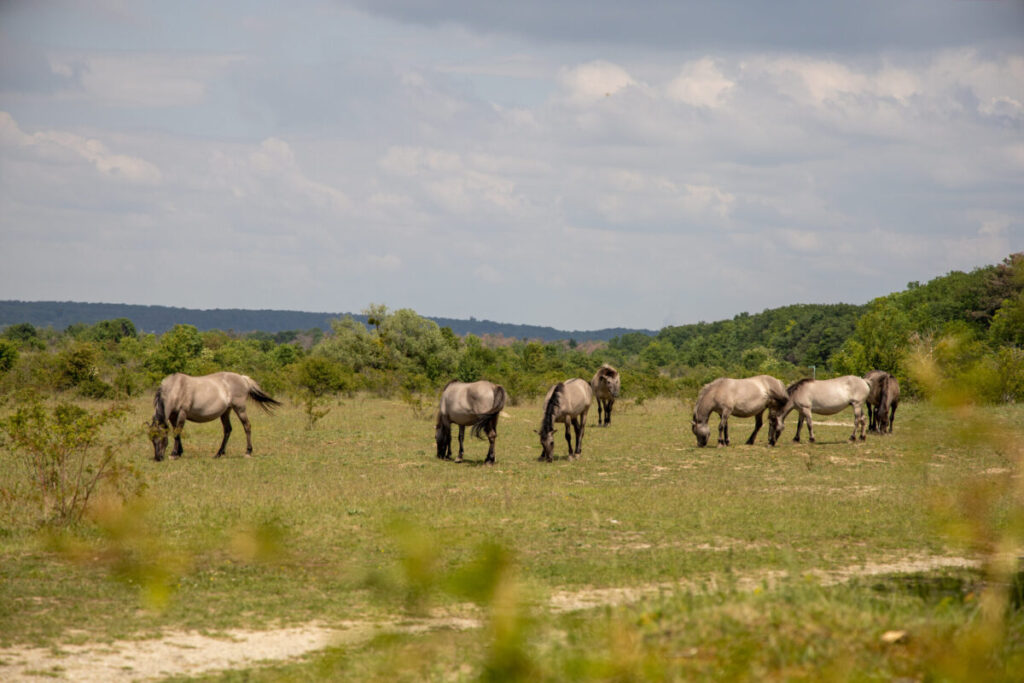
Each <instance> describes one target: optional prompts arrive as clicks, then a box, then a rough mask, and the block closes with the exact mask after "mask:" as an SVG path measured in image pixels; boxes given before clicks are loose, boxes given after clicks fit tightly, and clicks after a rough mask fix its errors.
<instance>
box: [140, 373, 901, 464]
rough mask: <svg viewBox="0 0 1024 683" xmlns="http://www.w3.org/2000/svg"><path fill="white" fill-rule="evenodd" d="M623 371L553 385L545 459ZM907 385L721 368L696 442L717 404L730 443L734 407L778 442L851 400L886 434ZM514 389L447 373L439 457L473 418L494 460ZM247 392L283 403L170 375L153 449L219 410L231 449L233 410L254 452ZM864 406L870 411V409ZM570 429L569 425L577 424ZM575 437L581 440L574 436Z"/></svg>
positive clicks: (239, 387) (159, 450)
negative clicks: (792, 378)
mask: <svg viewBox="0 0 1024 683" xmlns="http://www.w3.org/2000/svg"><path fill="white" fill-rule="evenodd" d="M620 389H621V379H620V377H619V372H618V370H616V369H615V368H613V367H612V366H610V365H607V364H605V365H602V366H601V367H600V368H599V369H598V371H597V373H595V374H594V377H593V379H591V380H590V382H587V381H586V380H584V379H580V378H578V377H574V378H571V379H567V380H565V381H564V382H559V383H557V384H556V385H554V386H553V387H551V389H549V390H548V393H547V395H546V396H545V397H544V413H543V417H542V419H541V424H540V429H538V430H536V431H537V434H538V435H539V436H540V445H541V455H540V458H539V460H541V461H545V462H551V461H552V459H553V453H554V449H555V423H561V424H563V425H564V426H565V441H566V444H567V445H568V448H569V455H568V457H569V459H570V460H575V459H576V458H578V457H579V456H580V454H581V452H582V442H583V434H584V432H585V430H586V425H587V414H588V413H589V411H590V406H591V404H592V403H594V400H595V399H596V400H597V411H598V412H597V415H598V419H597V422H598V425H601V426H605V427H607V426H609V425H610V424H611V420H612V406H614V405H615V399H616V398H618V396H619V391H620ZM899 395H900V385H899V382H898V381H897V380H896V378H895V377H893V376H892V375H891V374H889V373H888V372H885V371H883V370H872V371H871V372H869V373H868V374H866V375H864V377H857V376H855V375H846V376H844V377H836V378H834V379H824V380H818V379H810V378H807V379H801V380H799V381H797V382H794V383H793V384H791V385H789V386H788V387H787V386H785V385H784V384H783V383H782V382H781V381H780V380H778V379H776V378H775V377H771V376H770V375H757V376H756V377H747V378H745V379H733V378H730V377H720V378H718V379H716V380H714V381H712V382H709V383H708V384H705V385H704V387H703V388H702V389H701V390H700V393H699V394H698V395H697V401H696V403H695V404H694V407H693V420H692V422H691V428H692V430H693V433H694V435H695V436H696V437H697V445H698V446H706V445H707V443H708V439H709V437H710V435H711V427H710V426H709V425H708V420H709V418H710V416H711V413H718V415H719V423H718V445H719V446H728V445H729V417H730V416H731V415H735V416H736V417H753V418H754V420H755V421H754V431H753V433H751V435H750V437H749V438H748V439H747V444H748V445H749V444H753V443H754V439H755V438H756V437H757V433H758V432H759V431H760V430H761V427H762V426H763V424H764V413H765V411H767V412H768V443H769V445H771V446H774V445H775V444H776V443H777V442H778V440H779V437H780V436H781V434H782V430H783V427H784V423H785V420H786V416H787V415H789V414H790V413H791V412H793V411H794V410H795V411H797V412H798V414H799V419H798V421H797V427H796V436H795V438H794V439H793V440H794V441H800V432H801V430H802V429H803V424H804V422H806V423H807V435H808V438H809V439H810V441H811V442H814V424H813V422H812V419H811V415H812V414H817V415H834V414H836V413H838V412H840V411H842V410H845V409H846V408H847V407H852V408H853V416H854V423H853V433H852V434H851V435H850V441H855V440H857V438H858V430H859V431H860V439H861V440H863V439H864V438H865V430H866V429H867V430H870V431H873V432H879V433H882V434H885V433H892V426H893V421H894V420H895V417H896V406H897V405H898V404H899ZM507 398H508V396H507V394H506V393H505V389H504V388H503V387H502V386H501V385H499V384H495V383H493V382H489V381H487V380H480V381H476V382H460V381H458V380H453V381H451V382H449V383H448V384H447V385H446V386H445V387H444V390H443V391H442V392H441V399H440V402H439V404H438V410H437V422H436V424H435V428H434V440H435V442H436V444H437V457H438V458H440V459H442V460H451V459H452V425H456V426H458V428H459V452H458V456H457V457H456V458H455V462H462V459H463V456H464V455H465V450H464V447H463V439H464V438H465V434H466V427H470V428H471V432H472V434H473V436H475V437H478V438H483V436H486V437H487V440H488V442H489V447H488V450H487V457H486V459H485V460H484V462H485V463H487V464H493V463H494V461H495V460H494V442H495V440H496V439H497V436H498V417H499V416H500V415H501V411H502V410H503V409H504V407H505V401H506V400H507ZM249 399H252V400H254V401H256V403H257V405H259V406H260V407H261V408H263V409H264V410H265V411H267V412H269V411H270V410H271V409H272V408H273V407H274V406H279V405H281V403H280V402H279V401H277V400H275V399H274V398H272V397H271V396H269V395H268V394H267V393H266V392H264V391H263V390H262V389H261V388H260V386H259V385H258V384H257V383H256V382H255V381H253V380H252V379H251V378H249V377H246V376H245V375H239V374H236V373H233V372H215V373H213V374H211V375H204V376H202V377H191V376H189V375H186V374H183V373H180V372H179V373H175V374H173V375H170V376H168V377H166V378H164V380H163V381H162V382H161V383H160V387H159V388H158V389H157V390H156V396H155V397H154V398H153V408H154V413H153V419H152V420H151V421H150V423H149V431H150V436H151V438H152V441H153V457H154V459H155V460H158V461H159V460H163V459H164V454H165V453H166V450H167V444H168V440H169V435H170V434H172V433H173V434H174V448H173V449H172V450H171V456H172V457H180V456H181V454H182V453H183V452H184V449H183V448H182V444H181V432H182V429H184V427H185V422H186V421H191V422H210V421H213V420H216V419H217V418H220V421H221V424H222V425H223V428H224V438H223V439H222V440H221V444H220V448H219V449H218V450H217V453H216V455H215V456H214V457H220V456H222V455H224V450H225V448H226V447H227V443H228V437H229V436H231V417H230V416H231V412H232V411H234V413H235V414H236V415H237V416H238V419H239V420H240V421H241V422H242V426H243V427H244V428H245V438H246V451H245V454H246V456H247V457H248V456H250V455H251V454H252V430H251V428H250V425H249V418H248V416H247V415H246V412H245V406H246V403H247V402H248V400H249ZM865 409H866V410H867V416H865V415H864V412H865ZM570 430H571V431H570ZM573 434H575V436H576V443H575V446H574V445H573V440H572V436H573Z"/></svg>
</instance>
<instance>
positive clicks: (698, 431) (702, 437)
mask: <svg viewBox="0 0 1024 683" xmlns="http://www.w3.org/2000/svg"><path fill="white" fill-rule="evenodd" d="M690 429H692V430H693V434H694V436H696V437H697V445H698V446H700V447H701V448H703V447H704V446H707V445H708V436H710V435H711V427H710V426H709V425H708V423H707V420H705V421H704V422H697V420H692V421H691V422H690Z"/></svg>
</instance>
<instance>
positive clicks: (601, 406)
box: [597, 399, 605, 425]
mask: <svg viewBox="0 0 1024 683" xmlns="http://www.w3.org/2000/svg"><path fill="white" fill-rule="evenodd" d="M604 405H605V404H604V401H602V400H601V399H597V424H598V425H601V424H604V423H603V422H602V418H601V415H602V414H603V413H604Z"/></svg>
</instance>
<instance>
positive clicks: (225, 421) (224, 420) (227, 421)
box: [213, 410, 231, 458]
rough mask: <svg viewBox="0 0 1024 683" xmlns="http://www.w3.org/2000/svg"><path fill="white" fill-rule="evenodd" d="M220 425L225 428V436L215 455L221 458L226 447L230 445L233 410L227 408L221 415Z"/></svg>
mask: <svg viewBox="0 0 1024 683" xmlns="http://www.w3.org/2000/svg"><path fill="white" fill-rule="evenodd" d="M220 425H221V427H223V428H224V438H223V439H221V442H220V448H218V449H217V452H216V453H214V455H213V457H215V458H219V457H220V456H222V455H224V449H225V448H227V445H228V437H229V436H231V411H230V410H225V411H224V414H223V415H221V416H220Z"/></svg>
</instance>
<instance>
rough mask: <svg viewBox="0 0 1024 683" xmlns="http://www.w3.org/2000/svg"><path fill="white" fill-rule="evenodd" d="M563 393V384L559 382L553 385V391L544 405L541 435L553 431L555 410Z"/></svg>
mask: <svg viewBox="0 0 1024 683" xmlns="http://www.w3.org/2000/svg"><path fill="white" fill-rule="evenodd" d="M563 391H565V383H563V382H559V383H558V384H556V385H555V389H554V391H552V392H551V398H549V399H548V402H547V403H546V404H545V405H544V419H543V420H541V423H540V433H541V435H544V434H547V433H548V432H551V431H554V429H555V424H554V420H555V408H557V407H558V398H559V397H560V396H561V395H562V392H563Z"/></svg>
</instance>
